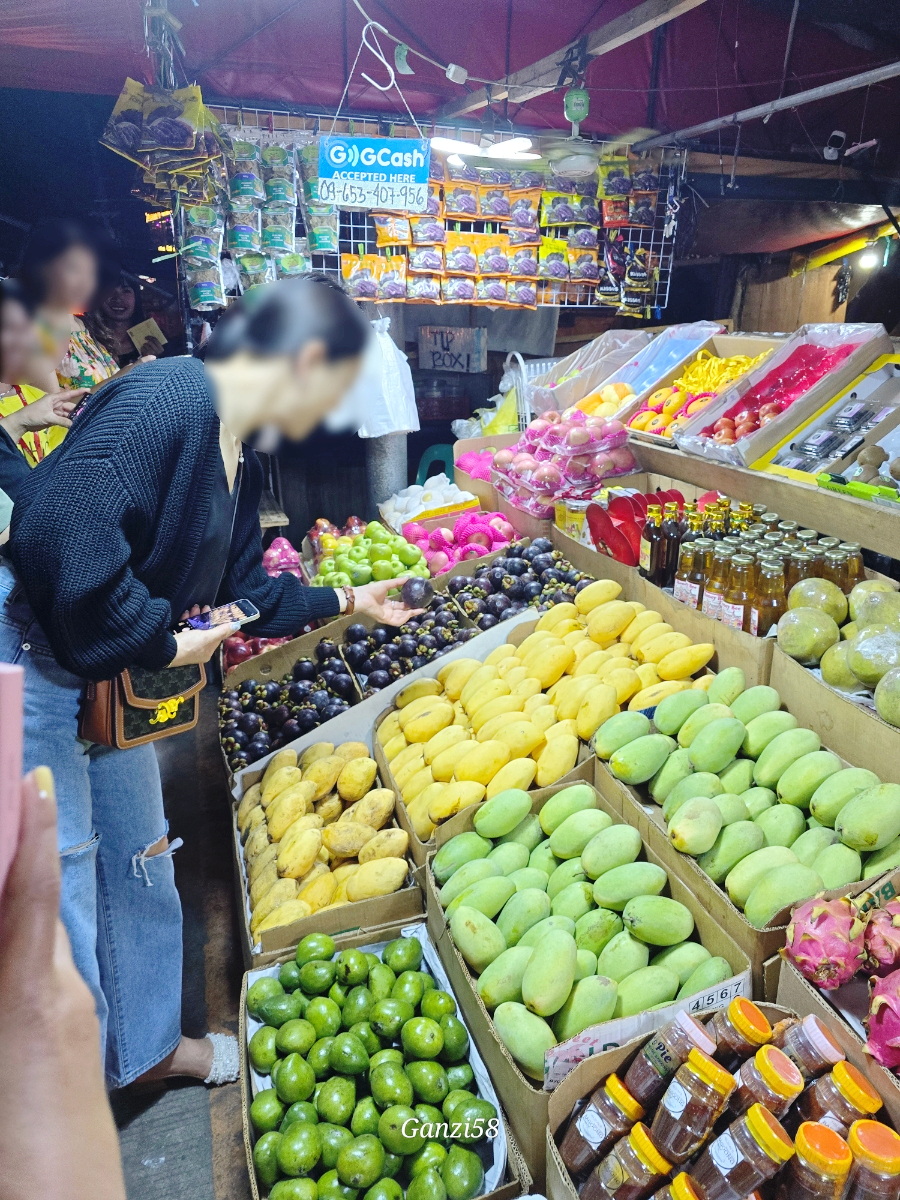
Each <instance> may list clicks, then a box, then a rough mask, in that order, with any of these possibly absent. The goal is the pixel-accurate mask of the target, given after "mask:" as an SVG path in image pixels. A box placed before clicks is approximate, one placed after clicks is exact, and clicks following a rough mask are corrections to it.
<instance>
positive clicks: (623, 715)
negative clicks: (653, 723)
mask: <svg viewBox="0 0 900 1200" xmlns="http://www.w3.org/2000/svg"><path fill="white" fill-rule="evenodd" d="M649 732H650V721H649V719H648V718H647V717H646V716H644V714H643V713H640V712H620V713H616V715H615V716H614V717H610V718H609V720H608V721H604V722H603V724H602V725H601V726H600V728H599V729H598V730H597V732H596V733H595V734H594V741H593V744H594V753H595V754H596V755H597V757H598V758H602V759H604V760H607V759H610V758H612V756H613V754H615V752H616V751H617V750H618V749H620V748H621V747H622V746H626V745H627V744H628V743H629V742H633V741H634V740H635V739H636V738H639V737H644V736H645V735H646V734H648V733H649Z"/></svg>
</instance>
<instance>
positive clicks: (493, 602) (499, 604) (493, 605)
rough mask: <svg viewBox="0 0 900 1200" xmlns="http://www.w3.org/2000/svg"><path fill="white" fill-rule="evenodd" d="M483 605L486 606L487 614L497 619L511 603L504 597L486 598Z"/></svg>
mask: <svg viewBox="0 0 900 1200" xmlns="http://www.w3.org/2000/svg"><path fill="white" fill-rule="evenodd" d="M485 604H487V610H488V612H489V613H491V614H492V615H493V616H495V617H499V616H500V614H501V613H504V612H506V610H507V609H508V608H509V607H510V605H511V604H512V601H511V600H508V599H507V598H506V596H488V598H487V600H486V601H485Z"/></svg>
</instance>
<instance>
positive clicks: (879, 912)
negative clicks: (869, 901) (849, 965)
mask: <svg viewBox="0 0 900 1200" xmlns="http://www.w3.org/2000/svg"><path fill="white" fill-rule="evenodd" d="M896 967H900V900H890V901H888V903H887V904H885V906H884V907H883V908H876V909H874V910H873V911H872V912H871V913H870V915H869V923H868V924H867V925H866V961H865V968H866V970H867V971H871V972H872V973H873V974H875V975H881V976H884V975H887V974H888V973H889V972H890V971H893V970H894V969H895V968H896Z"/></svg>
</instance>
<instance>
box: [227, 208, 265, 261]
mask: <svg viewBox="0 0 900 1200" xmlns="http://www.w3.org/2000/svg"><path fill="white" fill-rule="evenodd" d="M225 245H226V247H227V249H228V252H229V254H232V255H234V256H235V257H238V256H239V255H241V254H258V253H259V251H260V248H261V245H260V239H259V209H258V208H254V207H253V206H252V205H251V206H249V208H243V207H242V208H232V210H231V212H229V214H228V237H227V238H226V241H225Z"/></svg>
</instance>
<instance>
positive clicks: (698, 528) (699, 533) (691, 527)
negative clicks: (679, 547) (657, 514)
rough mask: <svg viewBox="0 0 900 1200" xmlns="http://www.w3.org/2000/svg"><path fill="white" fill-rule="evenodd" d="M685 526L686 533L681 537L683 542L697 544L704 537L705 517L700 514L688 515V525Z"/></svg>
mask: <svg viewBox="0 0 900 1200" xmlns="http://www.w3.org/2000/svg"><path fill="white" fill-rule="evenodd" d="M682 524H684V526H685V527H684V532H683V533H682V535H681V540H682V541H683V542H696V541H698V540H699V539H700V538H702V537H703V517H702V516H701V515H700V513H698V512H696V511H695V512H692V513H689V514H688V517H687V523H686V524H685V523H684V522H682Z"/></svg>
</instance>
